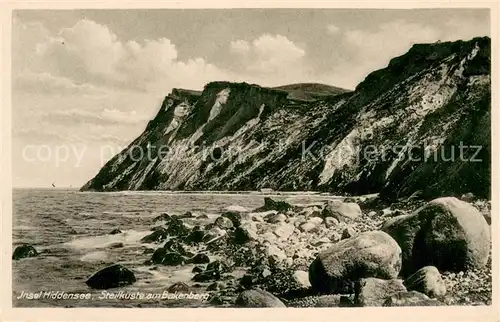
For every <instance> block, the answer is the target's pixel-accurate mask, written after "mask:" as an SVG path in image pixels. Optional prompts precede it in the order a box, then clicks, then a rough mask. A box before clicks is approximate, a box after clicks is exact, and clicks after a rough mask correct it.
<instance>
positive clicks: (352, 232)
mask: <svg viewBox="0 0 500 322" xmlns="http://www.w3.org/2000/svg"><path fill="white" fill-rule="evenodd" d="M356 234H357V232H356V231H355V230H354V228H352V227H347V228H345V229H344V231H343V232H342V238H341V239H347V238H351V237H354V236H356Z"/></svg>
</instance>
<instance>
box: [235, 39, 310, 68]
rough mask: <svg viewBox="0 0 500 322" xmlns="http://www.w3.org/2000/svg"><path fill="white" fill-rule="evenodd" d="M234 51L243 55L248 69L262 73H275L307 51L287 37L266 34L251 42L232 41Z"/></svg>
mask: <svg viewBox="0 0 500 322" xmlns="http://www.w3.org/2000/svg"><path fill="white" fill-rule="evenodd" d="M231 50H232V52H233V53H237V54H239V55H242V56H243V58H244V59H245V60H246V61H247V62H248V66H247V69H248V70H251V71H257V72H262V73H273V72H275V71H276V70H277V69H283V68H285V67H289V66H290V65H291V64H293V63H297V62H298V61H300V60H301V59H302V58H304V56H305V54H306V52H305V50H304V49H302V48H300V47H299V46H297V45H296V44H295V43H293V42H292V41H291V40H289V39H288V38H287V37H285V36H282V35H270V34H264V35H262V36H260V37H258V38H256V39H255V40H253V41H252V42H251V43H250V42H247V41H244V40H236V41H233V42H231Z"/></svg>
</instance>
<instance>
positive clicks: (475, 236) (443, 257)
mask: <svg viewBox="0 0 500 322" xmlns="http://www.w3.org/2000/svg"><path fill="white" fill-rule="evenodd" d="M382 230H383V231H385V232H387V233H388V234H389V235H391V236H392V237H393V238H394V239H395V240H396V241H397V242H398V244H399V246H400V247H401V249H402V251H403V268H402V273H403V274H404V275H405V276H408V275H410V274H412V273H414V272H416V271H417V270H418V269H420V268H422V267H424V266H428V265H432V266H436V267H437V268H438V269H439V270H441V271H462V270H467V269H471V268H480V267H483V266H484V265H485V264H486V262H487V260H488V256H489V252H490V231H489V228H488V224H487V223H486V220H485V219H484V217H483V216H482V215H481V214H480V213H479V211H478V210H477V209H476V208H474V207H473V206H472V205H470V204H468V203H466V202H464V201H460V200H458V199H457V198H454V197H444V198H438V199H434V200H432V201H430V202H429V203H427V204H426V205H424V206H423V207H421V208H420V209H418V210H417V211H416V212H415V213H413V214H411V215H402V216H398V217H395V218H391V219H389V220H388V221H387V222H386V223H384V225H383V227H382Z"/></svg>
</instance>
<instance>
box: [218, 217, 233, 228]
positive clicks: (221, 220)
mask: <svg viewBox="0 0 500 322" xmlns="http://www.w3.org/2000/svg"><path fill="white" fill-rule="evenodd" d="M215 225H216V226H217V227H219V228H221V229H228V228H232V227H233V226H234V225H233V222H232V221H231V220H230V219H229V218H227V217H218V218H217V219H216V220H215Z"/></svg>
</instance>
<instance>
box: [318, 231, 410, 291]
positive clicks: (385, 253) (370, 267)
mask: <svg viewBox="0 0 500 322" xmlns="http://www.w3.org/2000/svg"><path fill="white" fill-rule="evenodd" d="M400 269H401V248H400V247H399V246H398V244H397V243H396V241H395V240H394V239H393V238H392V237H391V236H389V235H388V234H386V233H384V232H382V231H369V232H365V233H361V234H359V235H357V236H356V237H353V238H348V239H344V240H342V241H340V242H338V243H336V244H334V245H333V246H332V247H331V248H329V249H327V250H325V251H323V252H321V253H319V255H318V257H317V258H316V259H315V260H314V261H313V262H312V264H311V265H310V266H309V280H310V282H311V285H312V287H313V289H315V290H316V291H318V292H330V293H332V292H338V293H352V292H353V290H354V284H355V282H356V281H357V280H359V279H361V278H366V277H377V278H382V279H394V278H396V277H397V276H398V273H399V271H400Z"/></svg>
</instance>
